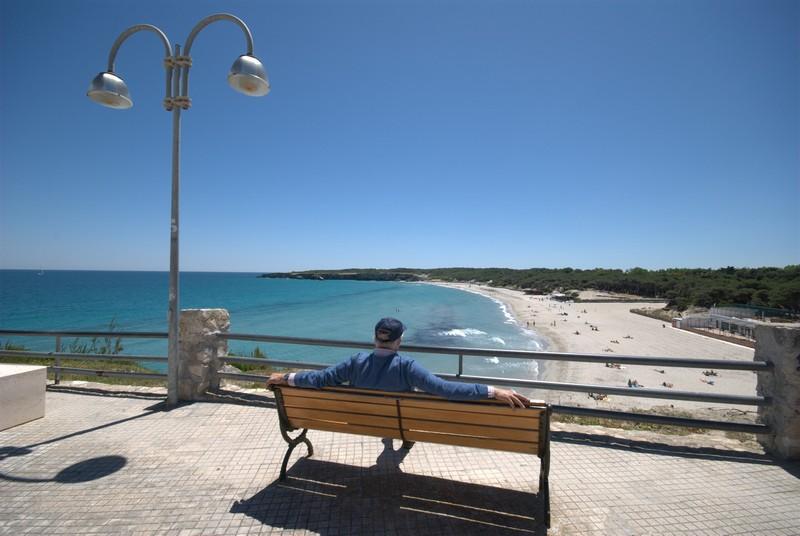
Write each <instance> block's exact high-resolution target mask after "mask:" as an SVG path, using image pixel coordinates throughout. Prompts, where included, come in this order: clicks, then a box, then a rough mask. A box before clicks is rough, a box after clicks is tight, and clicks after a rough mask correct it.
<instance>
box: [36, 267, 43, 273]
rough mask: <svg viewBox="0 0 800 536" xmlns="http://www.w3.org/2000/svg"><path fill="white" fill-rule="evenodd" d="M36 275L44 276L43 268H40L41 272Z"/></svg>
mask: <svg viewBox="0 0 800 536" xmlns="http://www.w3.org/2000/svg"><path fill="white" fill-rule="evenodd" d="M36 275H44V270H43V269H42V268H39V272H38V273H37V274H36Z"/></svg>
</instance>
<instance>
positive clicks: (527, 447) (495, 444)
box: [404, 431, 539, 454]
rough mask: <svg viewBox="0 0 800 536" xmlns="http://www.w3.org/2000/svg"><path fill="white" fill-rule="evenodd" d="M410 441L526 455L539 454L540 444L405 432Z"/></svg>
mask: <svg viewBox="0 0 800 536" xmlns="http://www.w3.org/2000/svg"><path fill="white" fill-rule="evenodd" d="M404 435H405V438H406V439H407V440H408V441H425V442H428V443H441V444H444V445H456V446H461V447H475V448H481V449H491V450H503V451H507V452H524V453H526V454H538V453H539V445H538V443H530V442H523V441H509V440H500V439H484V438H480V437H466V436H458V435H453V434H434V433H431V432H414V431H409V432H405V434H404Z"/></svg>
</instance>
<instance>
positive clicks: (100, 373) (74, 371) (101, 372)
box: [47, 367, 167, 379]
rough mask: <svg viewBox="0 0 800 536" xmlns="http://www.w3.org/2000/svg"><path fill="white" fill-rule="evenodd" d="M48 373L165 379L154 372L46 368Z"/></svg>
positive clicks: (162, 375) (164, 375)
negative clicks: (57, 371)
mask: <svg viewBox="0 0 800 536" xmlns="http://www.w3.org/2000/svg"><path fill="white" fill-rule="evenodd" d="M47 370H48V371H56V370H60V371H61V372H62V373H65V372H66V373H67V374H80V375H86V376H109V377H120V378H122V377H125V376H133V377H136V378H153V379H161V378H166V377H167V375H166V374H158V373H155V372H124V371H121V370H94V369H84V368H73V367H47Z"/></svg>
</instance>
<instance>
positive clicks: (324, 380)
mask: <svg viewBox="0 0 800 536" xmlns="http://www.w3.org/2000/svg"><path fill="white" fill-rule="evenodd" d="M352 365H353V359H352V358H350V359H346V360H344V361H342V362H341V363H337V364H336V365H333V366H330V367H328V368H326V369H322V370H305V371H302V372H297V373H294V372H293V373H290V374H282V373H280V372H274V373H272V374H270V376H269V379H268V380H267V385H291V386H294V387H311V388H314V389H319V388H321V387H329V386H332V385H341V384H343V383H345V382H348V381H350V371H351V369H352Z"/></svg>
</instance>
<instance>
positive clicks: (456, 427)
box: [273, 386, 550, 457]
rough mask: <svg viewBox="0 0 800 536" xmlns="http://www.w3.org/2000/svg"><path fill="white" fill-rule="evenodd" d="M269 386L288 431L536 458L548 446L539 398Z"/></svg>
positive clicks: (546, 411) (544, 411) (544, 413)
mask: <svg viewBox="0 0 800 536" xmlns="http://www.w3.org/2000/svg"><path fill="white" fill-rule="evenodd" d="M273 387H274V388H273V391H274V392H275V398H276V400H277V402H278V411H279V413H280V418H281V419H282V420H283V421H284V425H286V427H287V428H289V429H299V428H308V429H311V430H326V431H330V432H342V433H348V434H358V435H369V436H377V437H391V438H395V439H403V440H406V441H422V442H428V443H443V444H446V445H459V446H465V447H478V448H484V449H494V450H504V451H511V452H524V453H527V454H535V455H538V456H539V457H542V456H543V455H544V454H545V453H546V451H547V448H548V445H547V443H548V439H549V428H550V422H549V418H550V409H549V406H548V405H547V404H545V403H544V402H541V401H532V402H531V406H530V407H527V408H510V407H509V406H508V405H506V404H503V403H500V402H498V401H495V400H480V401H468V402H462V401H452V400H446V399H443V398H439V397H436V396H432V395H427V394H422V393H392V392H386V391H372V390H366V389H353V388H347V387H328V388H325V389H301V388H297V387H287V386H281V387H277V386H273Z"/></svg>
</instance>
